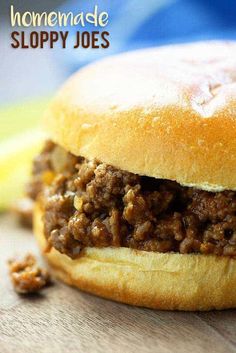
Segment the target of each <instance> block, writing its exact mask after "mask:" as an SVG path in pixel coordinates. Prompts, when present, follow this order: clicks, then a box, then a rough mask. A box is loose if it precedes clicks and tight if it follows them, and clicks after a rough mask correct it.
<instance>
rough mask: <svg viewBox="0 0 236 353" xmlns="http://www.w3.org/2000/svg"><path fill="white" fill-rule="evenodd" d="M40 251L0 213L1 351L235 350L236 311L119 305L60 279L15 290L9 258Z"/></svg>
mask: <svg viewBox="0 0 236 353" xmlns="http://www.w3.org/2000/svg"><path fill="white" fill-rule="evenodd" d="M27 251H33V252H34V253H35V254H37V248H36V245H35V242H34V238H33V236H32V234H31V232H30V231H26V230H24V229H22V228H19V227H18V226H17V224H16V221H15V220H14V218H13V217H12V216H10V215H3V216H1V217H0V352H1V353H13V352H16V353H28V352H29V353H34V352H36V353H37V352H40V353H44V352H47V353H49V352H50V353H54V352H55V353H60V352H63V353H67V352H68V353H69V352H70V353H73V352H79V353H110V352H115V353H116V352H122V353H131V352H134V353H137V352H142V353H148V352H163V353H168V352H171V353H172V352H181V353H185V352H188V353H198V352H209V353H211V352H214V353H218V352H222V353H223V352H224V353H231V352H236V311H233V310H232V311H222V312H209V313H185V312H168V311H166V312H161V311H154V310H148V309H141V308H135V307H130V306H128V305H123V304H118V303H114V302H111V301H108V300H104V299H101V298H96V297H94V296H92V295H88V294H85V293H82V292H80V291H78V290H76V289H73V288H70V287H67V286H65V285H63V284H62V283H57V282H55V284H54V285H53V286H52V287H49V288H47V289H45V290H44V291H43V293H42V295H40V296H38V297H32V298H24V297H20V296H18V295H17V294H15V293H14V291H13V289H12V286H11V283H10V282H9V278H8V275H7V267H6V259H7V258H9V257H11V256H14V254H25V253H26V252H27Z"/></svg>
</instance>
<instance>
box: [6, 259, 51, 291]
mask: <svg viewBox="0 0 236 353" xmlns="http://www.w3.org/2000/svg"><path fill="white" fill-rule="evenodd" d="M8 265H9V272H10V276H11V281H12V284H13V286H14V289H15V291H16V292H17V293H19V294H30V293H36V292H39V291H40V290H41V289H42V288H43V287H45V286H46V285H48V284H49V282H50V275H49V273H48V271H47V270H46V269H42V268H40V267H39V266H38V265H37V263H36V259H35V257H34V256H33V255H31V254H28V255H26V256H25V258H24V259H22V260H16V259H13V260H9V261H8Z"/></svg>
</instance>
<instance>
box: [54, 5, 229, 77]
mask: <svg viewBox="0 0 236 353" xmlns="http://www.w3.org/2000/svg"><path fill="white" fill-rule="evenodd" d="M78 4H79V6H78ZM95 4H98V6H99V9H100V10H106V11H108V13H109V16H110V20H109V25H108V26H107V27H106V29H107V30H108V31H109V32H110V40H111V46H110V48H109V50H100V52H97V51H96V50H90V51H88V50H79V51H80V52H79V51H78V50H77V51H76V50H71V51H70V50H67V52H66V53H63V54H65V55H63V56H62V59H63V60H62V61H63V62H64V63H65V65H66V67H67V68H70V69H71V70H72V71H73V70H75V69H77V68H78V67H79V66H81V65H84V64H86V63H88V62H90V61H92V60H94V59H98V58H100V57H102V56H105V55H108V54H114V53H117V52H121V51H126V50H131V49H137V48H142V47H149V46H154V45H163V44H166V43H176V42H188V41H196V40H204V39H222V38H225V39H234V38H236V1H235V0H224V1H221V0H123V1H122V0H113V1H107V0H100V1H94V0H92V1H78V0H72V1H68V2H66V3H65V4H64V5H63V6H62V7H61V9H62V10H64V11H69V10H72V11H75V12H76V11H78V7H79V8H80V9H82V10H83V11H85V12H86V11H90V10H91V9H92V8H93V6H94V5H95ZM75 30H76V29H75V28H74V29H72V31H71V37H72V35H73V31H75Z"/></svg>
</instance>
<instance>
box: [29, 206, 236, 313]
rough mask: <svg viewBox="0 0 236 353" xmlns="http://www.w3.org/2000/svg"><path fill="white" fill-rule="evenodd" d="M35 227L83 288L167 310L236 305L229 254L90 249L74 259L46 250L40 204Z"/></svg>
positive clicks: (64, 275) (235, 269)
mask: <svg viewBox="0 0 236 353" xmlns="http://www.w3.org/2000/svg"><path fill="white" fill-rule="evenodd" d="M34 231H35V235H36V238H37V240H38V242H39V245H40V248H41V250H42V252H43V254H44V256H45V258H46V259H47V261H48V263H49V264H50V266H51V269H52V273H54V274H55V276H56V277H57V278H59V279H61V280H62V281H64V282H66V283H67V284H69V285H72V286H75V287H78V288H79V289H81V290H83V291H86V292H89V293H92V294H96V295H98V296H101V297H104V298H108V299H112V300H115V301H119V302H123V303H127V304H131V305H137V306H144V307H148V308H155V309H163V310H211V309H227V308H234V307H236V260H234V259H231V258H229V257H220V256H218V257H217V256H214V255H200V254H186V255H182V254H177V253H165V254H163V253H154V252H145V251H139V250H132V249H129V248H102V249H99V248H86V249H85V251H84V252H83V253H82V255H81V256H80V257H79V258H78V259H75V260H72V259H71V258H70V257H68V256H66V255H63V254H61V253H60V252H58V251H57V250H55V249H54V248H52V249H51V250H50V251H49V252H45V249H46V246H47V243H46V240H45V237H44V234H43V223H42V211H41V208H40V205H39V204H37V205H36V209H35V212H34Z"/></svg>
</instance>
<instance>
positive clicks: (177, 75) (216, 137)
mask: <svg viewBox="0 0 236 353" xmlns="http://www.w3.org/2000/svg"><path fill="white" fill-rule="evenodd" d="M45 122H46V124H45V125H46V128H47V130H48V132H49V135H50V137H51V139H52V140H53V141H55V142H56V143H58V144H59V145H61V146H63V147H64V148H65V149H66V150H68V151H70V152H72V153H73V154H75V155H81V156H83V157H86V158H89V159H90V158H97V159H99V160H101V161H103V162H106V163H108V164H111V165H113V166H115V167H117V168H121V169H123V170H127V171H129V172H133V173H137V174H140V175H146V176H151V177H155V178H161V179H171V180H176V181H177V182H178V183H180V184H182V185H186V186H194V187H197V188H199V189H205V190H209V191H222V190H224V189H230V190H236V42H199V43H193V44H185V45H174V46H166V47H161V48H151V49H145V50H138V51H133V52H129V53H125V54H121V55H117V56H113V57H110V58H106V59H104V60H102V61H100V62H97V63H94V64H92V65H89V66H87V67H85V68H83V69H82V70H80V71H79V72H77V73H76V74H74V75H73V76H72V77H71V78H70V79H69V80H68V81H67V82H66V84H65V85H64V86H63V87H62V89H61V90H60V91H59V93H58V95H57V96H56V98H55V99H54V100H53V102H52V104H51V106H50V108H49V109H48V111H47V113H46V117H45Z"/></svg>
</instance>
